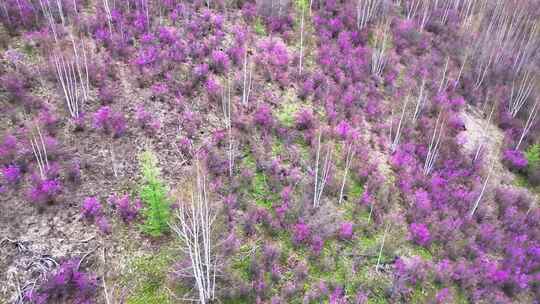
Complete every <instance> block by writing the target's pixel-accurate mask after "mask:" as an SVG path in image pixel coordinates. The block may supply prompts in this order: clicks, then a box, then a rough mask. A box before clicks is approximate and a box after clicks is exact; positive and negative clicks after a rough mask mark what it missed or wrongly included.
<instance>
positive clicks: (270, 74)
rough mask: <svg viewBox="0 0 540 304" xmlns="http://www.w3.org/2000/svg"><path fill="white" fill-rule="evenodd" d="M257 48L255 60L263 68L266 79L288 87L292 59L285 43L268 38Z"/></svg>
mask: <svg viewBox="0 0 540 304" xmlns="http://www.w3.org/2000/svg"><path fill="white" fill-rule="evenodd" d="M257 48H258V52H257V56H256V58H255V60H256V62H257V63H258V65H259V66H261V67H262V69H263V70H262V73H263V75H264V76H265V78H266V79H267V80H270V81H277V82H278V83H279V84H281V85H282V86H285V85H287V83H288V81H289V76H288V73H287V70H288V66H289V63H290V60H291V58H290V54H289V51H288V50H287V47H286V46H285V44H284V43H283V41H281V40H280V39H276V38H274V39H272V38H268V39H265V40H263V41H261V42H260V43H259V44H258V45H257Z"/></svg>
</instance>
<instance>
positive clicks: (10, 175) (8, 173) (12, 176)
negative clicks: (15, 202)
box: [2, 165, 21, 184]
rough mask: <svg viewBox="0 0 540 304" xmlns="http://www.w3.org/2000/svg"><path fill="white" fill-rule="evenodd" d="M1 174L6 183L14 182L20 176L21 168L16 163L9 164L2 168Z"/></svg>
mask: <svg viewBox="0 0 540 304" xmlns="http://www.w3.org/2000/svg"><path fill="white" fill-rule="evenodd" d="M2 175H3V176H4V180H5V181H6V182H7V183H9V184H15V183H17V182H18V181H19V180H20V178H21V169H19V167H18V166H16V165H10V166H7V167H4V168H2Z"/></svg>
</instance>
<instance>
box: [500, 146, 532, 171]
mask: <svg viewBox="0 0 540 304" xmlns="http://www.w3.org/2000/svg"><path fill="white" fill-rule="evenodd" d="M503 162H504V163H505V164H506V165H507V166H508V167H509V168H510V169H513V170H516V171H522V170H524V169H526V168H527V164H528V162H527V158H526V157H525V154H524V153H523V152H521V151H516V150H506V151H504V153H503Z"/></svg>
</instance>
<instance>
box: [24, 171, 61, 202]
mask: <svg viewBox="0 0 540 304" xmlns="http://www.w3.org/2000/svg"><path fill="white" fill-rule="evenodd" d="M31 180H32V183H31V187H30V189H29V190H28V193H27V198H28V200H29V201H30V203H32V204H33V205H37V206H43V205H44V204H47V203H54V202H55V201H56V199H57V198H58V196H59V195H60V194H61V193H62V184H61V182H60V181H59V180H58V179H41V177H39V176H37V175H35V176H32V178H31Z"/></svg>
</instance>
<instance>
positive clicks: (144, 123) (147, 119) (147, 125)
mask: <svg viewBox="0 0 540 304" xmlns="http://www.w3.org/2000/svg"><path fill="white" fill-rule="evenodd" d="M135 119H136V120H137V123H138V124H139V126H140V127H141V128H142V129H145V130H148V131H149V132H151V133H152V134H155V133H157V132H158V130H159V129H160V128H161V123H160V121H159V120H158V119H157V118H154V117H153V116H152V114H150V113H149V112H148V111H147V110H146V109H145V108H144V106H143V105H138V106H137V109H136V112H135Z"/></svg>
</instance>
